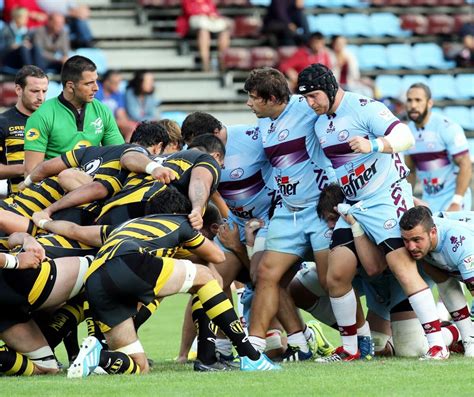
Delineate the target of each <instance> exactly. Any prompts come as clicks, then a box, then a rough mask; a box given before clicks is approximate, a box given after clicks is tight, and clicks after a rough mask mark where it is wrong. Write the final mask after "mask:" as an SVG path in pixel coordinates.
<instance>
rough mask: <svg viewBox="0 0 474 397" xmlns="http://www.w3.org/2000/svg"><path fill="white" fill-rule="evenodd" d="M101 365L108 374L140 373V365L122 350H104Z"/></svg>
mask: <svg viewBox="0 0 474 397" xmlns="http://www.w3.org/2000/svg"><path fill="white" fill-rule="evenodd" d="M99 367H101V368H102V369H104V371H105V372H107V373H108V374H139V373H140V366H138V365H137V364H136V363H135V361H133V360H132V358H131V357H130V356H129V355H127V354H125V353H122V352H111V351H109V350H102V351H101V352H100V359H99Z"/></svg>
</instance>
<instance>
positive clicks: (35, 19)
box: [3, 0, 48, 29]
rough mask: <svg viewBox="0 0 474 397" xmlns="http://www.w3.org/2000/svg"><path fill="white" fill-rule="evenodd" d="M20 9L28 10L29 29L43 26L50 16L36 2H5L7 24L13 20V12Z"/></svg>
mask: <svg viewBox="0 0 474 397" xmlns="http://www.w3.org/2000/svg"><path fill="white" fill-rule="evenodd" d="M18 7H22V8H26V9H27V10H28V24H27V26H28V29H33V28H37V27H38V26H43V25H44V24H45V23H46V20H47V19H48V14H46V13H45V12H44V11H43V10H42V9H41V7H40V6H39V5H38V3H37V2H36V0H5V1H4V8H3V18H4V19H5V21H6V22H10V21H11V20H12V11H13V9H15V8H18Z"/></svg>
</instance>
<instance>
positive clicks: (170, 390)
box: [0, 296, 474, 397]
mask: <svg viewBox="0 0 474 397" xmlns="http://www.w3.org/2000/svg"><path fill="white" fill-rule="evenodd" d="M186 301H187V297H186V296H177V297H172V298H167V299H166V300H165V301H163V303H162V305H161V306H160V308H159V309H158V311H157V313H156V314H155V315H154V316H153V317H152V318H151V319H150V320H149V321H148V323H146V324H145V325H144V326H143V328H142V329H141V330H140V339H141V341H142V343H143V345H144V347H145V350H146V351H147V353H148V355H149V357H150V358H152V359H153V360H155V362H156V365H155V367H154V368H153V371H152V373H151V374H149V375H144V376H91V377H89V378H87V379H83V380H68V379H66V376H65V374H59V375H55V376H39V377H30V378H8V377H1V378H0V396H29V397H32V396H62V397H63V396H66V397H71V396H99V395H100V396H114V397H115V396H154V397H155V396H156V397H158V396H193V397H199V396H233V397H234V396H245V397H253V396H259V395H272V396H316V395H317V396H324V397H325V396H351V397H352V396H431V397H434V396H441V395H450V396H456V397H460V396H472V395H473V394H474V393H473V389H474V375H473V372H472V368H473V364H474V360H469V359H464V358H463V357H462V356H455V357H454V356H453V357H452V358H450V359H449V360H448V361H446V362H437V363H427V362H420V361H418V360H416V359H377V360H373V361H371V362H357V363H343V364H341V363H339V364H331V365H321V364H316V363H314V362H309V363H295V364H287V365H284V368H283V371H279V372H265V373H241V372H238V371H237V372H231V373H219V374H202V373H195V372H193V370H192V366H191V365H190V364H186V365H180V364H176V363H174V362H173V358H174V357H175V356H176V355H177V352H178V348H179V340H180V334H181V323H182V318H183V309H184V306H185V303H186ZM325 330H327V335H328V336H329V338H330V339H331V340H332V341H334V343H337V341H338V340H339V339H338V335H337V334H336V332H335V331H333V330H328V329H327V328H325ZM81 332H83V330H81ZM57 353H58V356H59V358H60V359H61V360H63V361H64V362H66V358H65V353H64V351H63V350H62V349H58V352H57Z"/></svg>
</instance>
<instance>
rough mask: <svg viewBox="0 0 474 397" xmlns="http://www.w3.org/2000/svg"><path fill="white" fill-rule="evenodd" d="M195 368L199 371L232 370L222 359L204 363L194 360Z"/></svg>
mask: <svg viewBox="0 0 474 397" xmlns="http://www.w3.org/2000/svg"><path fill="white" fill-rule="evenodd" d="M194 370H195V371H197V372H218V371H230V368H229V366H227V365H226V364H224V363H221V362H220V361H216V362H215V363H213V364H203V363H202V362H201V361H199V360H196V361H194Z"/></svg>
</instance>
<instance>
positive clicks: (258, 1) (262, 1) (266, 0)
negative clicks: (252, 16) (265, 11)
mask: <svg viewBox="0 0 474 397" xmlns="http://www.w3.org/2000/svg"><path fill="white" fill-rule="evenodd" d="M271 2H272V0H250V4H252V5H254V6H258V7H268V6H269V5H270V3H271Z"/></svg>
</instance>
